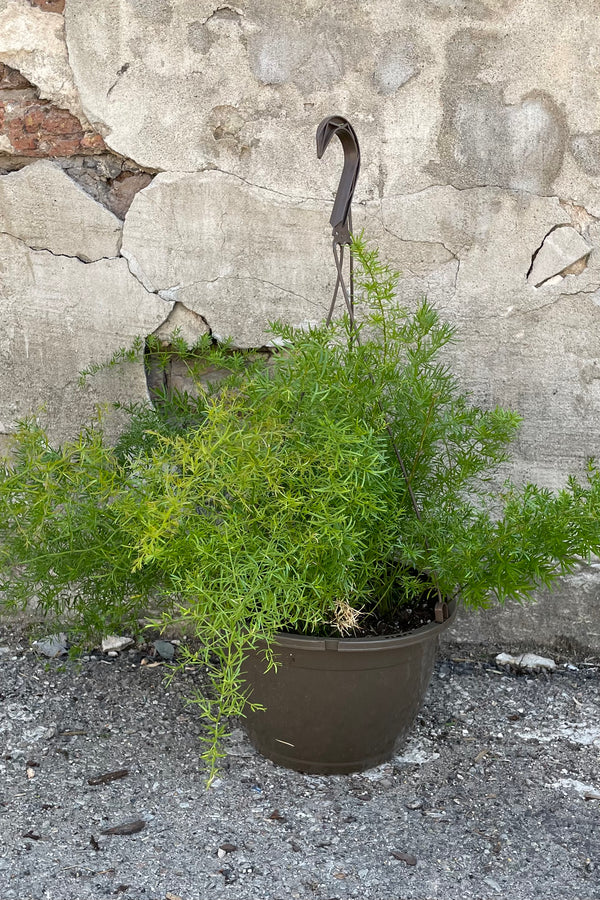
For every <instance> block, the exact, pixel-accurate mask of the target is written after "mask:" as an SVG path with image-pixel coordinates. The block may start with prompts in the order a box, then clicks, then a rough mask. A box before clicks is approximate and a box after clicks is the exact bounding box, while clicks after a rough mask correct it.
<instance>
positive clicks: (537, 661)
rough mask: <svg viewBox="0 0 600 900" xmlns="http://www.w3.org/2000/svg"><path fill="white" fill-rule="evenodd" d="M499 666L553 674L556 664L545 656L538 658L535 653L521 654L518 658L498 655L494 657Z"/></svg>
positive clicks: (504, 654) (508, 654)
mask: <svg viewBox="0 0 600 900" xmlns="http://www.w3.org/2000/svg"><path fill="white" fill-rule="evenodd" d="M495 661H496V664H497V665H499V666H513V667H514V668H515V669H524V670H528V671H531V672H535V671H538V670H545V671H549V672H553V671H554V669H556V663H555V662H554V660H553V659H550V658H549V657H546V656H538V655H537V654H535V653H521V654H520V656H512V655H511V654H510V653H499V654H498V656H497V657H496V660H495Z"/></svg>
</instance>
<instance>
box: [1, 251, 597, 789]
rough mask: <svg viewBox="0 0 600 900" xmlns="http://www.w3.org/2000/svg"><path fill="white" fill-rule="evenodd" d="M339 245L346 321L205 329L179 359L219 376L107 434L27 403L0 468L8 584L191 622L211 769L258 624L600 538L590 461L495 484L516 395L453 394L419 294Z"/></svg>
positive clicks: (85, 611) (548, 558)
mask: <svg viewBox="0 0 600 900" xmlns="http://www.w3.org/2000/svg"><path fill="white" fill-rule="evenodd" d="M353 252H354V256H355V260H356V262H357V268H358V273H357V294H358V295H359V297H360V303H359V305H358V308H357V324H356V326H355V327H353V326H352V324H351V323H350V321H349V320H348V318H347V317H345V318H342V319H340V320H338V321H336V322H334V323H333V324H332V325H331V326H326V325H325V324H322V325H319V326H317V327H314V328H311V329H310V330H308V331H303V330H299V329H293V328H291V327H289V326H285V325H282V324H275V325H273V326H272V330H273V333H274V336H275V337H276V338H277V341H276V343H277V344H278V346H279V347H280V348H281V349H280V351H279V352H278V353H275V354H274V355H273V357H272V358H270V359H268V358H266V357H264V356H260V355H258V356H256V357H248V356H244V355H242V354H239V353H238V354H236V353H234V352H232V351H231V349H230V348H222V347H218V346H214V345H213V344H212V343H211V342H210V341H209V340H203V341H202V342H201V343H200V344H199V345H198V346H197V347H196V348H194V351H193V353H192V354H190V355H189V357H188V358H189V360H190V371H194V370H197V371H198V372H202V371H205V370H206V369H207V368H210V369H221V370H223V372H224V377H223V379H222V380H221V381H220V382H219V383H218V384H217V385H208V386H206V385H204V386H202V387H201V388H200V390H199V392H198V393H199V396H198V397H197V398H193V397H190V396H188V395H187V394H183V395H181V394H179V395H178V394H176V395H173V396H167V395H166V394H165V395H164V396H163V397H162V398H160V400H159V402H157V403H156V404H155V407H150V406H143V405H133V406H131V407H129V408H127V409H126V412H127V413H128V415H129V427H128V428H127V429H126V431H125V432H124V433H123V435H122V436H121V438H120V440H119V442H118V443H117V445H116V446H115V447H110V446H108V445H107V443H106V441H105V440H104V437H103V430H102V421H101V420H98V421H96V422H95V423H93V424H92V425H90V426H89V427H87V428H85V429H84V430H83V431H82V432H81V434H80V435H79V437H78V439H77V440H76V441H73V442H70V443H66V444H64V445H63V446H62V447H61V448H59V449H53V448H52V447H51V446H50V445H49V443H48V439H47V437H46V435H45V433H44V431H43V430H42V429H41V428H40V427H39V426H38V425H37V424H36V423H35V422H34V421H31V420H29V421H26V422H23V423H22V424H21V426H20V428H19V429H18V431H17V434H16V436H15V450H14V456H13V458H12V460H11V462H10V463H7V464H6V466H5V469H4V473H3V474H2V476H1V477H0V571H1V572H2V582H1V583H0V588H1V590H2V591H3V594H4V597H5V602H6V603H7V604H19V603H24V602H26V601H27V599H28V598H29V597H31V596H32V595H36V596H37V597H38V598H39V601H40V603H41V605H42V608H43V609H44V610H46V611H48V612H53V613H60V614H62V615H67V616H70V617H72V618H74V620H75V621H76V622H77V623H78V624H79V627H80V628H81V629H82V630H83V631H84V632H85V633H88V634H100V633H106V632H107V631H109V630H112V629H114V628H122V627H123V625H124V624H125V623H128V622H129V623H132V622H135V621H136V620H137V618H138V617H139V616H140V615H142V613H143V612H144V610H147V609H148V608H149V607H150V606H152V607H154V608H155V609H158V610H159V613H158V615H157V624H158V625H159V626H161V627H164V626H166V625H168V624H170V623H174V622H175V623H178V624H183V625H184V630H185V633H186V634H188V635H194V636H196V637H197V638H199V640H200V646H199V649H197V650H192V649H191V648H188V649H187V650H186V651H185V653H184V658H183V662H182V665H189V664H190V663H194V664H199V665H203V666H205V667H206V669H207V671H208V673H209V675H210V678H211V681H212V685H213V692H212V694H211V695H210V696H208V697H205V696H198V697H196V698H194V699H195V701H196V702H197V703H198V704H199V706H200V709H201V712H202V715H203V717H204V719H205V722H206V723H207V725H208V736H207V748H206V752H205V754H204V757H205V759H206V761H207V763H208V765H209V770H210V773H211V776H212V774H214V771H215V767H216V764H217V760H218V756H219V753H220V751H219V741H220V739H221V738H222V736H223V734H224V733H225V729H226V721H227V718H228V717H230V716H232V715H239V714H243V711H244V707H245V704H246V702H247V699H246V692H245V686H244V682H243V675H242V666H243V660H244V655H245V653H246V652H247V650H248V648H250V647H252V646H255V645H256V644H257V642H258V641H259V640H262V639H265V638H266V639H267V641H269V640H270V639H272V638H273V636H274V634H275V633H276V632H277V631H278V630H281V629H286V630H296V631H302V632H304V633H324V632H325V631H326V630H327V629H328V628H330V627H331V622H332V619H333V618H334V617H335V614H336V609H337V608H338V607H339V604H344V605H345V606H346V608H350V609H353V610H357V609H361V608H364V609H366V610H373V609H377V610H378V612H379V614H382V615H383V614H390V613H393V611H394V609H395V608H396V607H398V606H401V605H402V604H405V603H407V602H409V601H410V600H412V599H414V597H415V596H416V595H418V594H421V593H422V592H423V591H425V592H430V593H431V594H432V595H434V594H437V593H438V591H439V592H441V593H442V594H443V595H444V596H447V597H454V596H458V597H460V598H461V599H462V601H463V602H464V603H465V604H467V605H469V606H473V607H481V606H486V605H487V604H488V603H489V602H490V600H491V599H493V598H496V599H497V600H499V601H504V600H506V599H508V598H517V599H519V600H521V599H523V598H526V597H528V596H530V595H531V593H532V591H533V590H534V588H535V587H536V585H539V584H549V583H551V582H552V580H553V579H554V578H556V577H557V576H558V575H560V574H563V573H565V572H569V571H571V570H572V569H573V567H574V566H575V565H576V563H577V561H578V560H580V559H581V558H585V557H588V556H589V555H590V553H599V552H600V529H599V527H598V512H599V510H600V473H599V472H598V470H597V469H596V468H595V467H594V465H593V464H590V467H589V471H588V476H587V480H586V482H585V483H584V484H580V483H579V482H577V481H576V480H575V479H570V480H569V482H568V484H567V487H566V488H565V489H564V490H562V491H560V492H558V493H556V494H553V493H551V492H549V491H546V490H544V489H541V488H538V487H536V486H535V485H526V486H525V487H517V486H515V485H513V484H511V483H510V482H505V483H504V484H502V486H501V488H500V490H498V489H496V488H495V487H494V485H495V484H496V482H497V481H498V478H499V467H500V465H501V464H502V463H504V462H505V461H506V460H507V448H508V446H509V445H510V442H511V441H512V440H513V438H514V436H515V434H516V432H517V430H518V427H519V422H520V420H519V417H518V416H517V415H516V414H515V413H512V412H509V411H506V410H502V409H499V408H496V409H494V410H482V409H479V408H477V407H474V406H472V405H470V403H469V399H468V397H467V396H466V395H465V394H464V393H463V392H462V391H461V390H460V388H459V386H458V384H457V382H456V379H455V378H454V376H453V375H452V373H451V372H450V370H449V369H448V366H447V364H446V361H445V356H446V354H445V350H446V348H447V347H448V345H449V344H450V343H451V342H452V341H453V340H454V338H455V335H454V331H453V329H452V328H451V327H450V326H449V325H447V324H446V323H444V322H442V321H440V319H439V316H438V314H437V313H436V311H435V310H434V309H432V307H431V306H430V305H429V304H428V303H427V302H426V301H424V302H422V303H421V304H420V305H419V306H418V308H417V309H416V311H415V312H414V313H411V314H409V313H408V312H407V311H406V310H404V309H402V308H401V307H400V306H399V305H398V303H397V301H396V299H395V296H394V293H395V284H396V276H395V275H394V273H393V272H391V271H390V270H389V269H388V268H387V266H385V265H383V264H382V263H381V262H380V260H379V258H378V255H377V252H376V251H372V250H368V249H367V248H366V246H365V244H364V243H363V241H362V240H356V241H355V242H354V245H353ZM151 349H152V352H153V353H162V352H163V351H162V349H161V348H160V347H158V346H157V347H155V348H151ZM139 351H140V347H139V346H138V347H137V348H132V352H134V353H136V352H137V353H139ZM128 352H129V351H124V352H123V353H122V354H118V355H117V357H115V358H114V360H113V361H111V364H112V363H113V362H114V364H120V363H122V362H123V361H124V360H126V359H127V358H128V357H127V353H128ZM179 352H180V353H186V352H187V351H186V348H185V347H183V346H181V347H179ZM271 662H272V660H271Z"/></svg>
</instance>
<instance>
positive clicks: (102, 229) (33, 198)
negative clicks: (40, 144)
mask: <svg viewBox="0 0 600 900" xmlns="http://www.w3.org/2000/svg"><path fill="white" fill-rule="evenodd" d="M0 232H2V233H3V234H9V235H12V237H15V238H18V239H19V240H21V241H23V242H24V243H26V244H27V245H28V246H29V247H30V248H31V249H32V250H48V251H49V252H50V253H53V254H54V255H59V256H76V257H77V258H78V259H80V260H81V261H82V262H93V261H94V260H98V259H102V258H103V257H116V256H118V255H119V249H120V245H121V222H120V221H119V219H117V217H116V216H115V215H113V213H111V212H109V211H108V209H105V207H103V206H101V205H100V204H99V203H96V202H95V201H94V200H93V199H92V198H91V197H90V195H89V194H86V192H85V191H83V190H82V189H81V188H80V187H78V185H77V184H76V182H74V181H73V180H72V179H71V178H69V176H68V175H67V174H66V173H65V172H64V170H63V169H61V168H60V166H58V165H56V164H55V163H52V162H49V161H48V160H43V159H40V160H38V161H37V162H35V163H32V165H30V166H26V167H25V168H24V169H20V170H19V171H17V172H11V173H9V174H8V175H6V176H5V177H4V178H2V179H0Z"/></svg>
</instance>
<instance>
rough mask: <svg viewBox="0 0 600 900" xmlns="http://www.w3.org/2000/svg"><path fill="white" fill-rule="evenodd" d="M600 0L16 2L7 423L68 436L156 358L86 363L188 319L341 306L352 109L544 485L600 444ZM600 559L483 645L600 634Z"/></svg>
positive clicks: (220, 329)
mask: <svg viewBox="0 0 600 900" xmlns="http://www.w3.org/2000/svg"><path fill="white" fill-rule="evenodd" d="M599 13H600V4H599V3H598V2H597V0H569V2H568V3H566V2H564V0H543V2H540V0H460V2H459V0H420V2H419V3H414V2H412V0H393V2H392V0H360V2H359V0H344V2H338V0H329V2H328V3H325V4H324V3H323V2H322V0H319V2H317V0H297V2H294V3H286V2H283V0H233V2H232V3H231V4H228V3H225V2H216V0H177V2H175V0H94V2H93V3H90V2H89V0H66V3H64V0H0V63H1V64H2V68H1V70H0V167H2V169H1V172H2V173H3V174H2V176H1V177H0V267H1V268H0V272H1V278H0V280H1V287H0V293H1V307H0V309H1V312H0V315H1V317H2V328H1V329H0V347H1V356H0V433H5V434H6V433H9V432H10V430H11V428H12V427H13V424H14V422H15V419H16V418H17V417H18V416H20V415H23V414H24V413H26V412H27V411H28V410H30V409H31V408H35V407H39V406H40V405H41V404H43V405H44V406H45V409H46V414H47V417H48V420H49V421H50V423H51V430H52V433H53V436H54V437H55V438H57V439H58V438H60V437H61V436H64V435H66V434H69V433H72V432H73V431H74V430H75V428H76V427H77V424H78V423H79V422H81V421H82V419H83V418H85V417H86V416H87V415H88V414H89V413H90V411H91V410H92V409H93V406H94V404H95V403H96V402H98V400H100V399H109V400H110V399H115V398H123V397H140V396H145V395H146V383H145V379H144V374H143V372H142V371H141V370H138V371H137V372H136V373H132V374H129V375H128V376H127V378H126V379H124V378H123V377H121V378H118V377H115V376H114V373H110V374H109V375H107V376H106V377H104V376H102V377H100V378H99V379H97V380H95V382H94V383H93V384H92V385H91V386H90V387H88V388H87V389H86V390H85V391H83V392H82V391H81V390H80V389H79V388H78V387H77V374H78V372H79V371H80V370H81V369H82V368H83V367H84V366H86V365H87V364H88V363H89V362H92V361H97V360H99V359H104V358H106V357H107V356H108V355H110V353H111V352H112V351H113V350H114V349H116V348H118V347H120V346H122V345H123V344H126V343H128V342H129V341H130V339H131V338H132V337H133V336H134V335H138V334H141V335H147V334H150V333H151V332H154V331H156V330H157V329H159V328H160V327H161V325H162V324H163V323H164V322H165V320H166V319H167V318H168V317H169V316H171V319H170V320H169V321H173V316H175V317H179V318H181V317H182V316H183V317H185V322H186V328H188V329H189V330H188V333H189V334H192V335H193V334H194V333H198V334H199V333H201V332H203V331H206V329H210V330H212V332H213V334H215V335H217V336H226V335H230V336H232V337H233V338H234V340H235V341H236V342H237V343H238V344H239V345H240V346H245V347H257V346H260V345H261V344H262V343H263V342H264V341H265V325H266V322H267V321H268V320H269V319H271V318H275V317H277V316H282V317H285V318H287V319H289V320H290V321H292V322H295V323H299V322H302V321H305V320H307V319H309V320H310V319H316V318H319V316H320V314H321V312H322V311H323V310H324V309H325V308H326V305H327V303H328V300H329V297H330V294H331V290H332V287H333V266H332V263H331V259H330V248H329V245H330V231H329V226H328V218H329V213H330V208H331V203H332V197H333V192H334V191H335V188H336V186H337V181H338V177H339V172H340V164H341V154H340V152H339V149H338V148H337V147H335V148H332V149H330V150H329V151H328V153H327V154H326V156H325V158H324V159H323V160H322V161H320V162H319V161H317V159H316V156H315V148H314V135H315V129H316V126H317V124H318V122H319V121H320V120H321V119H322V118H323V117H324V116H325V115H329V114H332V113H341V114H344V115H346V116H348V117H349V118H350V119H351V121H352V122H353V124H354V126H355V128H356V130H357V132H358V135H359V138H360V142H361V148H362V153H363V168H362V173H361V177H360V180H359V184H358V189H357V194H356V202H355V209H354V222H355V227H358V228H361V227H365V228H366V229H367V231H368V233H369V234H370V235H371V236H373V237H374V238H375V240H376V241H377V242H379V244H380V245H381V246H382V249H383V251H384V253H385V254H386V255H387V256H388V258H390V260H391V261H392V262H393V263H394V264H395V265H396V266H397V267H398V268H400V269H401V270H402V271H403V280H402V283H401V292H402V294H403V295H404V296H405V297H406V299H407V302H411V301H413V300H414V298H416V297H418V296H419V295H421V294H423V293H426V294H427V295H428V296H429V297H430V299H431V300H432V301H434V302H435V303H436V304H437V305H438V307H440V308H441V309H442V310H443V311H444V312H445V313H446V314H447V316H449V317H450V318H451V319H452V320H453V321H455V322H457V323H458V324H459V325H460V329H461V334H462V343H461V344H460V346H459V347H458V348H457V351H456V354H455V363H456V367H457V371H458V373H459V375H460V377H461V378H462V379H463V381H464V383H465V386H468V387H469V388H470V389H471V390H472V391H473V393H474V395H475V397H476V399H477V400H478V401H481V402H485V403H502V404H505V405H509V406H512V407H514V408H516V409H518V410H519V412H521V413H522V414H523V415H524V416H525V418H526V424H525V426H524V428H523V430H522V434H521V437H520V439H519V442H518V445H517V447H516V459H515V472H516V474H517V476H518V477H521V476H523V477H528V478H531V477H533V478H537V479H539V480H541V481H542V482H543V483H544V484H547V485H549V486H557V485H560V484H562V483H563V482H564V479H565V476H566V473H567V472H569V471H577V470H580V469H581V467H582V465H583V462H584V460H585V458H586V456H588V455H590V454H598V453H599V451H600V438H599V426H600V249H599V248H600V131H599V130H598V128H599V127H600V126H599V124H598V123H599V122H600V33H599V31H598V14H599ZM599 595H600V576H599V574H598V570H597V569H594V568H586V569H583V570H582V571H581V572H580V573H578V574H577V576H576V577H574V578H573V579H571V580H570V581H567V582H565V583H564V584H563V585H562V586H561V589H560V593H559V594H557V595H556V596H555V599H554V600H544V601H542V602H541V603H540V604H538V605H537V606H536V607H533V608H531V609H529V610H528V611H527V612H526V613H521V612H520V611H519V610H516V611H514V612H511V613H510V614H502V616H500V617H498V615H497V614H485V615H482V616H477V617H472V618H471V619H470V620H468V621H465V622H463V624H461V625H460V628H459V629H458V631H456V637H458V638H459V639H465V640H476V639H482V640H484V641H487V642H489V643H492V642H493V641H494V640H496V639H498V638H499V636H501V642H502V645H503V647H506V645H507V644H509V643H510V644H515V645H516V643H517V642H519V643H522V642H529V643H534V644H535V643H538V644H539V643H543V644H544V645H545V646H551V645H552V643H554V642H556V641H559V642H561V643H562V645H563V646H566V645H568V642H569V641H571V642H577V643H578V644H579V645H580V646H587V647H595V648H596V649H598V648H600V626H598V625H597V618H598V616H597V611H598V608H599V606H600V603H599Z"/></svg>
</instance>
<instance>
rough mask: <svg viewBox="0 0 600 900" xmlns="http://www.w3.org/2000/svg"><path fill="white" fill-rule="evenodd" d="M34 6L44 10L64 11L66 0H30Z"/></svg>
mask: <svg viewBox="0 0 600 900" xmlns="http://www.w3.org/2000/svg"><path fill="white" fill-rule="evenodd" d="M29 2H30V3H31V5H32V6H38V7H39V8H40V9H43V10H44V12H55V13H62V12H64V9H65V0H29Z"/></svg>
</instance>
